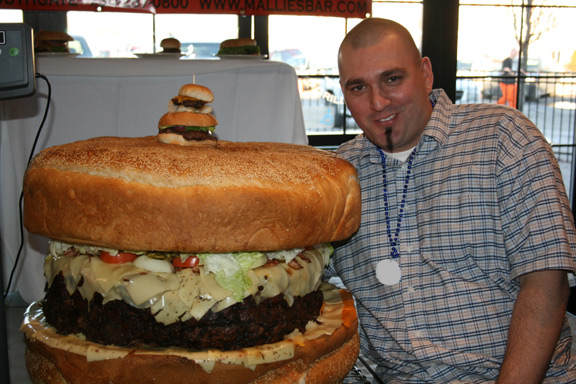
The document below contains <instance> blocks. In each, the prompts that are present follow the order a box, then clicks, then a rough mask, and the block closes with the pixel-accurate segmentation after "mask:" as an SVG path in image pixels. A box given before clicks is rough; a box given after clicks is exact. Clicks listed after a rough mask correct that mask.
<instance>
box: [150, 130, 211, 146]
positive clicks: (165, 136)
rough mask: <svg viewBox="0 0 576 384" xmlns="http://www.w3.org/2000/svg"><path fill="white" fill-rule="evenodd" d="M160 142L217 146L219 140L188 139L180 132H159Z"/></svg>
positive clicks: (158, 138)
mask: <svg viewBox="0 0 576 384" xmlns="http://www.w3.org/2000/svg"><path fill="white" fill-rule="evenodd" d="M156 138H157V140H158V141H159V142H161V143H164V144H172V145H181V146H183V147H215V146H216V145H218V140H215V139H214V140H209V139H206V140H186V139H185V138H184V137H183V136H182V135H180V134H178V133H159V134H158V135H156Z"/></svg>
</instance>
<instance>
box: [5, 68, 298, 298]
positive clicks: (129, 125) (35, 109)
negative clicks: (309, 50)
mask: <svg viewBox="0 0 576 384" xmlns="http://www.w3.org/2000/svg"><path fill="white" fill-rule="evenodd" d="M36 72H37V73H40V74H42V75H45V76H46V77H47V78H48V80H49V82H50V84H51V86H52V101H51V105H50V111H49V114H48V118H47V121H46V125H45V127H44V129H43V131H42V134H41V136H40V139H39V142H38V145H37V148H36V152H38V151H39V150H41V149H43V148H46V147H50V146H53V145H57V144H62V143H67V142H71V141H75V140H81V139H87V138H90V137H95V136H108V135H111V136H128V137H134V136H148V135H155V134H156V132H157V123H158V119H159V118H160V117H161V116H162V115H163V114H164V113H165V112H166V111H167V106H168V101H169V100H170V99H171V98H172V97H174V96H176V95H177V93H178V89H179V88H180V86H181V85H183V84H186V83H192V82H194V81H195V82H196V84H201V85H204V86H207V87H209V88H210V89H211V90H212V92H213V93H214V102H213V103H212V106H213V108H214V115H215V116H216V117H217V119H218V126H217V127H216V134H217V136H218V137H219V138H220V139H222V140H231V141H276V142H288V143H296V144H307V138H306V132H305V128H304V119H303V116H302V108H301V104H300V97H299V94H298V87H297V76H296V73H295V72H294V70H293V69H292V67H290V66H288V65H286V64H283V63H279V62H271V61H267V60H248V59H236V60H176V59H173V58H162V59H156V58H154V59H152V58H149V59H80V58H66V57H37V60H36ZM47 94H48V88H47V85H46V83H45V82H44V81H43V80H42V79H37V89H36V92H35V94H34V95H33V96H31V97H26V98H21V99H14V100H4V101H0V166H1V169H0V180H1V181H0V182H1V183H2V187H1V188H0V198H1V200H0V202H1V206H0V207H1V209H0V215H1V221H0V224H1V227H0V230H1V239H2V261H3V265H2V268H3V272H4V284H7V282H8V275H9V272H10V270H11V269H12V266H13V264H14V260H15V258H16V255H17V252H18V247H19V244H20V233H19V231H20V229H19V226H20V223H19V218H18V199H19V196H20V192H21V186H22V179H23V174H24V171H25V168H26V163H27V161H28V157H29V155H30V150H31V148H32V146H33V142H34V138H35V136H36V132H37V130H38V127H39V126H40V123H41V120H42V116H43V113H44V109H45V105H46V100H47ZM24 234H25V235H24V237H25V243H24V249H23V253H22V256H21V260H20V262H19V268H18V270H17V274H16V278H15V281H14V282H13V286H12V290H15V289H17V290H18V291H19V292H20V294H21V295H22V297H23V298H24V299H25V300H26V301H29V302H30V301H34V300H38V299H40V298H41V297H42V296H43V290H44V284H45V280H44V277H43V274H42V263H43V258H44V255H45V254H46V250H47V239H45V238H43V237H40V236H35V235H29V234H28V233H26V231H25V230H24Z"/></svg>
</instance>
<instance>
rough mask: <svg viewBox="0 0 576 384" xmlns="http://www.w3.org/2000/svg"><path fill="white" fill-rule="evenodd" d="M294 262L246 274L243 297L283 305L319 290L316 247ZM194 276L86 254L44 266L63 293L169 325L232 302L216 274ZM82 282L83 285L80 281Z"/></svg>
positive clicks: (54, 257) (50, 261) (60, 257)
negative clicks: (119, 304)
mask: <svg viewBox="0 0 576 384" xmlns="http://www.w3.org/2000/svg"><path fill="white" fill-rule="evenodd" d="M302 257H303V258H304V259H303V258H301V257H300V256H298V257H296V259H295V260H296V261H297V262H298V263H299V264H300V265H301V266H302V268H301V269H293V268H292V267H290V266H289V265H288V264H286V263H278V264H277V265H276V266H271V267H266V266H264V267H259V268H256V269H253V270H250V271H248V278H249V279H250V281H251V283H252V284H251V286H250V288H249V289H248V290H247V291H246V292H245V293H244V297H248V296H250V295H252V296H253V297H254V298H255V299H256V301H257V302H259V301H261V300H264V299H267V298H270V297H274V296H276V295H278V294H283V295H284V298H285V299H286V301H287V302H288V304H290V305H292V303H293V302H294V297H297V296H305V295H307V294H309V293H311V292H314V291H316V290H317V289H318V287H319V286H320V283H321V277H322V275H323V273H324V256H323V254H322V253H321V252H320V251H319V250H316V249H310V250H306V251H304V252H303V254H302ZM199 270H200V272H199V273H195V272H193V271H192V269H191V268H184V269H181V270H179V271H177V272H175V273H165V272H152V271H148V270H145V269H141V268H138V267H136V266H135V265H134V264H133V263H131V262H128V263H125V264H111V263H106V262H104V261H102V260H100V259H99V258H98V257H91V256H89V255H87V254H81V255H77V256H75V257H68V256H64V255H54V254H50V255H48V257H47V258H46V261H45V263H44V273H45V275H46V279H47V281H48V284H49V285H51V284H52V282H53V280H54V277H55V276H56V275H58V274H59V273H62V274H63V276H64V280H65V282H66V289H67V290H68V293H70V294H73V293H74V292H75V291H76V290H78V292H80V294H81V295H82V297H83V298H85V299H86V300H88V301H90V300H92V298H93V297H94V294H95V293H96V292H98V293H100V294H101V295H102V297H103V303H104V304H105V303H107V302H109V301H112V300H124V301H125V302H127V303H128V304H130V305H132V306H134V307H136V308H142V309H143V308H150V310H151V313H152V314H153V315H154V317H155V319H156V321H158V322H160V323H163V324H171V323H174V322H177V321H186V320H188V319H190V318H192V317H194V318H195V319H197V320H199V319H200V318H202V316H204V314H205V313H206V312H208V311H209V310H211V309H212V310H213V311H220V310H222V309H224V308H227V307H229V306H231V305H233V304H235V303H236V302H237V301H236V300H235V299H234V298H233V292H231V291H230V290H228V289H225V288H223V287H222V286H220V284H219V283H218V282H217V281H216V278H215V275H214V274H212V273H208V272H206V270H205V269H204V267H199ZM81 282H82V283H81Z"/></svg>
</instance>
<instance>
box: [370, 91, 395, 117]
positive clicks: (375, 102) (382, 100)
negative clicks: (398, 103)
mask: <svg viewBox="0 0 576 384" xmlns="http://www.w3.org/2000/svg"><path fill="white" fill-rule="evenodd" d="M388 105H390V98H388V97H387V95H386V94H385V93H384V92H382V90H380V89H373V90H372V92H371V95H370V108H372V110H373V111H376V112H380V111H382V110H383V109H384V108H386V107H387V106H388Z"/></svg>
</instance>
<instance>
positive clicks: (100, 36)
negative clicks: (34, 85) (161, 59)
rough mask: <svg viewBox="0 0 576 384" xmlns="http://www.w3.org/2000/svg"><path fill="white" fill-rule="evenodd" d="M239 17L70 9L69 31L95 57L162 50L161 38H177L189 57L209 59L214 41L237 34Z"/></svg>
mask: <svg viewBox="0 0 576 384" xmlns="http://www.w3.org/2000/svg"><path fill="white" fill-rule="evenodd" d="M237 20H238V17H237V16H236V15H189V14H186V15H180V14H162V15H150V14H141V13H123V12H68V33H69V34H70V35H72V36H73V37H74V38H75V39H76V40H77V41H79V42H82V44H83V45H85V46H86V47H88V49H89V50H90V52H91V56H92V57H134V55H135V54H138V53H153V52H159V51H160V50H161V48H160V42H161V41H162V39H164V38H166V37H174V38H177V39H178V40H180V42H181V43H182V51H183V53H185V54H188V57H190V58H194V57H198V58H208V57H212V56H213V54H214V53H215V52H214V46H215V44H218V45H219V43H220V42H221V41H222V40H226V39H229V38H233V37H236V36H237V34H238V26H237V25H238V21H237ZM216 47H217V46H216Z"/></svg>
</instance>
